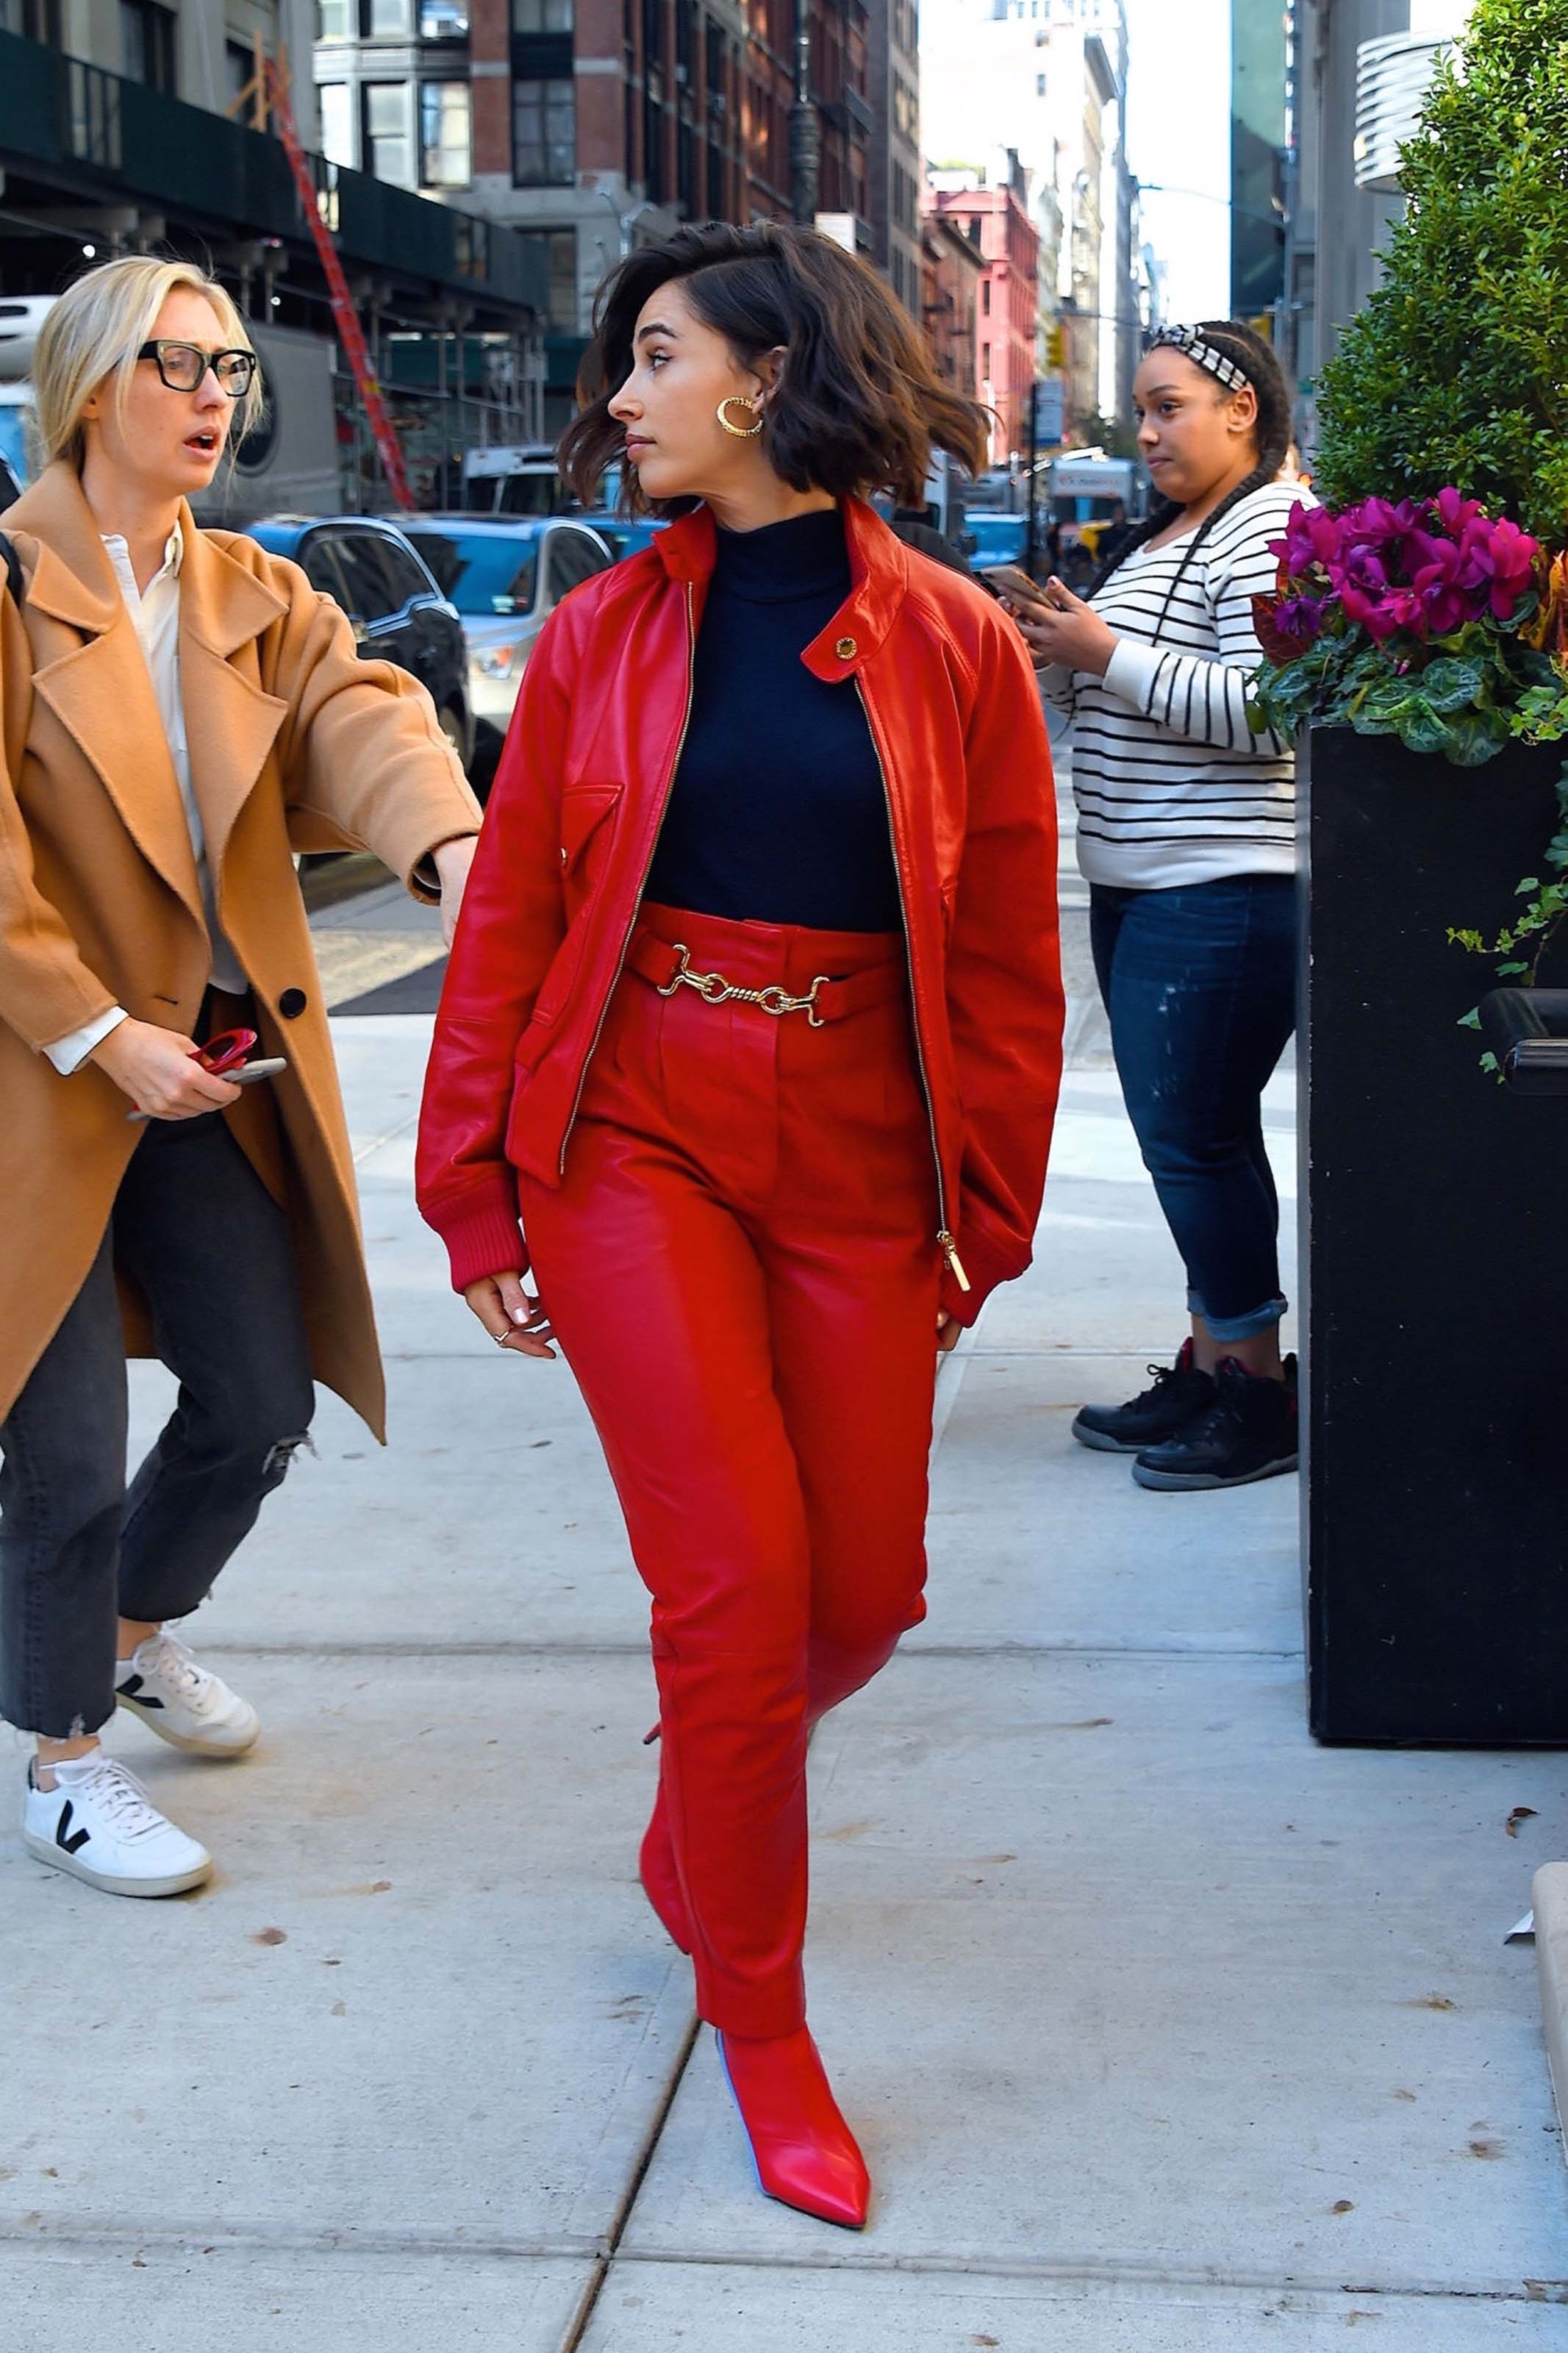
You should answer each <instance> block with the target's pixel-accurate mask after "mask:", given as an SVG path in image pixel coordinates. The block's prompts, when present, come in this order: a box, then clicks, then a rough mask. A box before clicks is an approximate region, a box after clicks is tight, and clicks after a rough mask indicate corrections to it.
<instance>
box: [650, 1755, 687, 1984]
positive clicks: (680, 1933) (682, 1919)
mask: <svg viewBox="0 0 1568 2353" xmlns="http://www.w3.org/2000/svg"><path fill="white" fill-rule="evenodd" d="M637 1875H638V1877H639V1878H640V1879H641V1881H642V1888H643V1894H645V1895H646V1896H647V1900H648V1902H649V1903H650V1904H651V1905H652V1906H653V1908H654V1910H655V1912H656V1913H657V1914H658V1918H659V1922H660V1925H661V1926H662V1927H663V1929H664V1932H665V1934H666V1936H668V1937H669V1938H670V1940H671V1942H672V1943H674V1944H677V1945H679V1947H680V1949H681V1951H682V1952H683V1953H689V1951H690V1950H691V1915H690V1914H689V1912H688V1911H687V1908H686V1898H685V1896H684V1895H683V1894H681V1892H680V1879H679V1874H678V1873H677V1871H676V1868H675V1842H674V1841H673V1840H672V1839H671V1837H670V1834H669V1816H668V1814H667V1813H666V1811H665V1808H664V1785H663V1783H662V1782H661V1783H660V1784H659V1790H658V1796H657V1797H656V1798H655V1799H654V1801H653V1813H652V1815H651V1816H650V1818H649V1820H648V1826H647V1830H646V1831H644V1832H643V1841H642V1848H641V1852H639V1854H638V1856H637Z"/></svg>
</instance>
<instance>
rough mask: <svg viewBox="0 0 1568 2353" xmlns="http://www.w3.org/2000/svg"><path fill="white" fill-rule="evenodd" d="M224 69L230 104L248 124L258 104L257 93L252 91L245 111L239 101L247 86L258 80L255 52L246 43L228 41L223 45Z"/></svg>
mask: <svg viewBox="0 0 1568 2353" xmlns="http://www.w3.org/2000/svg"><path fill="white" fill-rule="evenodd" d="M223 69H224V79H225V80H226V82H227V84H228V99H229V104H230V105H231V106H233V107H234V109H235V111H236V116H237V120H238V121H241V122H248V121H250V118H251V113H252V110H253V109H254V107H255V104H256V96H255V92H254V91H252V93H251V95H250V97H249V98H248V99H247V100H246V104H245V107H244V110H243V111H241V110H240V106H239V100H240V99H241V98H242V97H243V96H244V93H245V89H246V85H247V83H248V82H252V81H254V80H255V79H256V52H255V50H254V49H252V48H250V47H247V44H246V43H245V42H244V41H226V42H225V43H224V45H223Z"/></svg>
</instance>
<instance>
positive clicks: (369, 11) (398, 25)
mask: <svg viewBox="0 0 1568 2353" xmlns="http://www.w3.org/2000/svg"><path fill="white" fill-rule="evenodd" d="M364 29H365V34H366V37H367V38H369V39H370V40H373V41H405V40H406V39H407V38H408V0H365V11H364Z"/></svg>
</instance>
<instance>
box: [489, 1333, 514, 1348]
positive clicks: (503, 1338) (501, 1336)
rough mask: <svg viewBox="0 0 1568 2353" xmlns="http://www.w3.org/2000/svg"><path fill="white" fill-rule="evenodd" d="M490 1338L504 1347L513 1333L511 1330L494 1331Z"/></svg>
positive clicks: (499, 1346)
mask: <svg viewBox="0 0 1568 2353" xmlns="http://www.w3.org/2000/svg"><path fill="white" fill-rule="evenodd" d="M490 1338H491V1339H492V1340H493V1341H494V1342H495V1344H496V1346H497V1347H498V1348H504V1347H505V1346H506V1344H507V1342H508V1341H509V1340H510V1338H511V1334H510V1332H492V1333H491V1334H490Z"/></svg>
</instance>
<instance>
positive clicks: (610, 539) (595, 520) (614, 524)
mask: <svg viewBox="0 0 1568 2353" xmlns="http://www.w3.org/2000/svg"><path fill="white" fill-rule="evenodd" d="M582 520H583V521H584V522H585V523H588V524H590V525H591V526H592V528H593V529H594V530H595V531H596V532H597V533H598V534H599V537H600V538H601V539H602V540H603V541H604V543H605V546H606V547H607V548H608V549H609V551H610V553H611V554H612V555H613V556H614V557H615V559H616V563H617V564H618V563H619V562H620V560H621V558H622V557H623V556H624V555H640V554H642V551H643V549H644V548H645V547H651V546H652V545H653V543H654V541H655V540H656V539H657V538H658V534H659V533H660V532H661V531H668V528H669V525H668V522H664V521H663V520H662V518H661V519H660V520H658V521H657V522H656V521H655V520H654V519H653V518H652V517H651V516H648V515H639V516H638V517H637V520H636V521H635V522H634V521H633V520H632V519H631V518H630V517H629V516H627V515H618V514H608V513H606V512H604V510H603V509H601V508H597V507H595V509H594V511H593V512H592V513H589V514H585V515H584V517H583V518H582Z"/></svg>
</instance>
